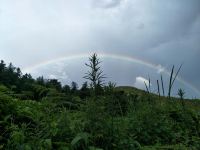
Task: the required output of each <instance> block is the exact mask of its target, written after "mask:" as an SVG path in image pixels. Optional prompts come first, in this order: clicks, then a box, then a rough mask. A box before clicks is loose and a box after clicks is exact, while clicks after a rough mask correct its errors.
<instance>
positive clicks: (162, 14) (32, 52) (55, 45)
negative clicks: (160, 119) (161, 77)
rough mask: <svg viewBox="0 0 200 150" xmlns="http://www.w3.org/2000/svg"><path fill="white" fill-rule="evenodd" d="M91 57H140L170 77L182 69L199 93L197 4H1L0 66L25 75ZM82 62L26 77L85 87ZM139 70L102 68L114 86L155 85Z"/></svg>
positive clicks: (103, 0)
mask: <svg viewBox="0 0 200 150" xmlns="http://www.w3.org/2000/svg"><path fill="white" fill-rule="evenodd" d="M92 52H99V53H100V52H106V53H110V54H116V55H123V56H127V55H128V56H130V57H137V58H140V59H142V60H145V61H148V62H151V63H153V64H157V65H161V66H163V67H165V68H166V69H168V70H169V69H170V68H171V67H172V65H173V64H175V65H176V66H177V67H178V65H180V64H181V63H184V65H183V69H182V70H181V73H180V77H181V78H182V79H183V80H184V81H186V82H188V83H189V84H190V85H192V86H193V87H194V88H195V89H197V90H200V67H199V63H200V0H56V1H55V0H17V1H16V0H0V59H3V60H5V61H6V62H13V63H14V64H15V66H19V67H21V68H22V69H23V68H30V67H31V66H34V65H35V64H38V63H40V62H45V61H47V60H54V59H55V58H59V57H63V56H71V55H74V54H82V53H92ZM83 61H85V60H82V61H81V60H76V61H68V62H65V63H61V62H57V63H54V64H51V65H49V66H48V67H47V66H45V65H44V66H42V67H40V68H37V69H35V70H31V72H32V73H33V74H34V73H35V76H39V75H46V76H47V77H52V78H53V77H60V76H62V79H63V80H62V82H64V76H66V78H65V79H67V78H68V79H69V81H71V80H74V79H76V80H80V81H82V80H81V79H82V76H83V75H84V74H83V75H82V74H81V73H82V72H81V73H78V72H79V71H80V69H81V68H82V67H83V64H82V63H83ZM106 63H111V64H109V65H108V64H106ZM116 64H117V67H116V66H115V65H116ZM53 66H54V67H53ZM67 66H68V67H67ZM70 66H74V67H70ZM119 66H120V67H119ZM110 67H112V69H110ZM143 67H144V66H141V65H138V64H130V63H127V62H121V61H117V60H105V62H104V69H105V71H106V73H107V74H109V75H110V76H112V80H113V81H115V82H117V83H119V84H128V85H135V86H137V87H141V80H142V82H143V81H145V78H147V76H148V75H150V76H152V78H153V79H154V77H155V79H156V77H157V76H156V75H155V74H158V73H157V72H156V70H153V71H152V69H150V68H148V67H144V68H145V69H143ZM49 68H51V69H49ZM53 68H54V69H55V70H53ZM58 68H59V69H58ZM133 68H134V69H133ZM141 68H142V69H141ZM69 69H71V70H70V71H69ZM120 69H121V70H120ZM66 70H68V71H66ZM50 71H51V72H50ZM72 72H74V74H73V73H72ZM116 72H121V73H118V74H116ZM122 72H123V73H122ZM53 73H54V74H53ZM70 74H71V76H70ZM122 76H123V77H122ZM72 78H73V79H72ZM166 78H167V77H166ZM166 80H167V79H166ZM66 82H67V81H66ZM180 86H181V87H183V88H184V89H185V90H186V93H187V91H188V95H190V96H191V95H193V96H199V97H200V94H198V93H197V92H196V93H195V92H194V93H193V92H192V91H191V88H190V87H188V86H187V85H181V84H180Z"/></svg>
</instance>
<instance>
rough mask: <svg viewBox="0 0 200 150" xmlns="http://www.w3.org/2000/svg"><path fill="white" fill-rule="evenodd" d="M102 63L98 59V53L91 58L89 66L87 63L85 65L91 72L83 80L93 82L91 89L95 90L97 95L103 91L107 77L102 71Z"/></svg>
mask: <svg viewBox="0 0 200 150" xmlns="http://www.w3.org/2000/svg"><path fill="white" fill-rule="evenodd" d="M100 63H101V61H100V60H99V58H98V57H97V54H96V53H94V54H93V55H91V56H90V57H89V64H87V63H85V65H86V66H87V67H89V68H90V70H89V71H88V72H87V73H86V75H85V76H84V77H83V78H85V79H87V80H90V81H91V87H92V88H93V89H94V91H95V93H96V92H97V91H98V90H99V89H102V86H103V81H104V80H103V79H104V78H105V75H104V74H103V71H102V70H101V67H100Z"/></svg>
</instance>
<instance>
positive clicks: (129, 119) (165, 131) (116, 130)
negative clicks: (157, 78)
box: [0, 54, 200, 150]
mask: <svg viewBox="0 0 200 150" xmlns="http://www.w3.org/2000/svg"><path fill="white" fill-rule="evenodd" d="M85 67H87V69H88V72H86V74H85V75H83V78H84V79H85V82H84V83H83V84H82V86H81V87H78V84H77V83H76V82H72V83H71V85H62V84H61V83H60V82H59V80H58V79H45V78H43V77H42V76H41V77H38V78H36V79H34V78H33V77H32V76H31V74H22V72H21V70H20V68H17V67H15V66H14V65H13V64H12V63H10V64H8V65H7V64H6V63H5V62H4V61H3V60H2V61H1V62H0V149H2V150H4V149H5V150H52V149H55V150H162V149H163V150H188V149H189V150H199V149H200V100H199V99H186V98H185V97H184V93H185V92H184V91H183V90H182V89H179V91H178V92H177V93H178V97H173V96H171V95H170V91H171V89H172V86H173V82H174V80H175V77H176V74H175V75H173V72H174V70H173V68H172V74H171V78H170V81H169V91H165V94H167V95H165V94H164V91H162V86H161V85H159V84H158V87H159V92H158V94H155V93H152V92H151V91H150V88H149V87H148V85H147V84H145V85H146V90H145V91H144V90H139V89H137V88H134V87H128V86H117V85H116V84H115V83H112V82H108V83H105V79H106V76H105V75H104V73H103V68H101V61H100V60H99V58H98V56H97V54H93V55H91V56H90V57H89V61H88V62H87V63H86V64H85ZM177 74H178V72H177ZM174 76H175V77H174ZM173 77H174V78H173ZM162 92H163V94H160V93H162Z"/></svg>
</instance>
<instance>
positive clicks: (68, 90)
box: [62, 85, 70, 95]
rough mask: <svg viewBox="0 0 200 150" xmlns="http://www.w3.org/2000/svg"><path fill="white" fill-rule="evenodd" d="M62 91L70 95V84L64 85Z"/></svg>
mask: <svg viewBox="0 0 200 150" xmlns="http://www.w3.org/2000/svg"><path fill="white" fill-rule="evenodd" d="M62 92H63V93H65V94H67V95H69V94H70V86H69V85H64V86H63V87H62Z"/></svg>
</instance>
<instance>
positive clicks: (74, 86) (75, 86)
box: [71, 81, 78, 93]
mask: <svg viewBox="0 0 200 150" xmlns="http://www.w3.org/2000/svg"><path fill="white" fill-rule="evenodd" d="M77 90H78V84H77V83H76V82H74V81H72V83H71V92H72V93H76V92H77Z"/></svg>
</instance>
